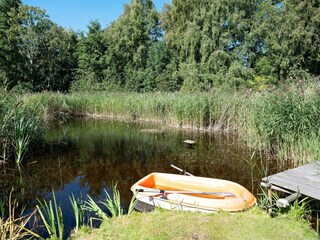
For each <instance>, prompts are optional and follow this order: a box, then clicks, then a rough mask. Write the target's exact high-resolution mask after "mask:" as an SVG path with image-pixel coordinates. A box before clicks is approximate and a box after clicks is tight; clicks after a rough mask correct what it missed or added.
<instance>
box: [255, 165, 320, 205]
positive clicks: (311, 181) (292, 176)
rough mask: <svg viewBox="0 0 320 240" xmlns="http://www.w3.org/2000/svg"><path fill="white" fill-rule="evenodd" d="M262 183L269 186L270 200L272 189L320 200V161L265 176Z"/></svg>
mask: <svg viewBox="0 0 320 240" xmlns="http://www.w3.org/2000/svg"><path fill="white" fill-rule="evenodd" d="M261 185H262V186H264V187H266V188H268V195H269V200H270V201H271V198H272V196H271V195H272V189H273V190H278V191H282V192H286V193H289V194H292V195H295V196H298V194H301V195H304V196H308V197H311V198H314V199H317V200H320V161H318V162H313V163H310V164H307V165H304V166H301V167H297V168H293V169H289V170H287V171H284V172H280V173H277V174H274V175H271V176H268V177H265V178H263V179H262V182H261ZM297 193H298V194H297ZM289 199H290V198H289ZM290 200H291V201H292V199H290ZM293 200H294V199H293ZM289 202H290V201H289Z"/></svg>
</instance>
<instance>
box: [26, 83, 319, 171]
mask: <svg viewBox="0 0 320 240" xmlns="http://www.w3.org/2000/svg"><path fill="white" fill-rule="evenodd" d="M22 100H23V101H24V102H26V103H28V104H30V105H31V106H34V105H36V104H39V103H40V104H41V105H42V108H43V109H44V112H45V113H46V116H54V115H55V114H54V112H57V111H58V112H66V113H68V114H70V115H72V114H74V115H77V114H84V115H88V116H92V115H94V116H95V115H101V116H104V117H117V118H121V119H124V118H125V119H128V120H153V121H161V122H165V123H166V124H168V125H174V126H180V127H189V128H194V129H205V130H212V131H227V132H232V133H236V134H237V136H238V137H239V139H240V140H243V141H245V142H246V143H247V144H248V146H249V147H251V148H254V149H256V150H258V151H260V152H264V153H267V154H270V155H271V156H273V157H274V156H276V157H278V158H279V160H280V162H281V164H283V165H286V164H287V163H288V162H289V163H293V164H295V165H300V164H304V163H306V162H309V161H312V160H314V159H317V158H319V157H320V151H319V147H317V144H316V142H317V141H318V140H319V138H320V131H319V129H320V84H319V83H318V82H316V81H314V82H306V83H303V84H302V85H301V84H300V83H298V84H292V85H289V84H286V85H284V86H279V87H278V89H277V90H273V91H269V90H268V91H264V92H250V91H235V90H230V89H214V90H213V91H211V92H206V93H204V92H201V93H146V94H140V93H121V92H119V93H106V92H95V93H81V94H79V93H72V94H66V95H64V94H60V93H59V94H58V93H38V94H29V95H24V96H23V97H22Z"/></svg>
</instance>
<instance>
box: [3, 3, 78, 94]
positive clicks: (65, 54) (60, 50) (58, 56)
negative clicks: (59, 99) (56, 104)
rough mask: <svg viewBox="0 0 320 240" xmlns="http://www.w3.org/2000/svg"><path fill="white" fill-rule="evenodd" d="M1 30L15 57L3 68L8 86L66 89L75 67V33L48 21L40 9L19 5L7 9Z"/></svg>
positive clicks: (39, 89)
mask: <svg viewBox="0 0 320 240" xmlns="http://www.w3.org/2000/svg"><path fill="white" fill-rule="evenodd" d="M8 15H9V17H10V19H9V21H8V22H9V26H10V27H9V28H8V29H7V30H6V31H5V35H6V38H7V43H8V46H9V49H10V50H11V51H12V52H14V53H15V55H14V56H16V57H15V58H12V59H6V60H5V61H6V63H7V64H8V63H10V62H14V65H12V64H11V68H7V69H6V74H7V76H8V78H9V80H10V85H9V86H8V87H9V88H12V87H14V86H16V85H19V86H21V85H23V86H26V87H27V88H28V89H29V90H31V91H41V90H62V91H65V90H67V89H68V86H69V84H70V81H71V80H72V78H73V76H72V72H73V71H74V68H75V67H76V58H75V56H74V50H75V47H76V37H75V34H74V33H68V32H67V31H65V30H64V29H63V28H61V27H59V26H57V25H56V24H54V23H53V22H51V21H50V20H49V18H48V16H47V15H46V13H45V11H44V10H41V9H39V8H36V7H32V6H27V5H23V6H20V7H19V8H18V9H14V10H12V11H10V12H9V13H8Z"/></svg>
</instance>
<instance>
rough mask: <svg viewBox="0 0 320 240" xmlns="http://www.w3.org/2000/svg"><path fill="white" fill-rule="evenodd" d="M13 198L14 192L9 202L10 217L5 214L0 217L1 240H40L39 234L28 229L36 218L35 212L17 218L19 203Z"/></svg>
mask: <svg viewBox="0 0 320 240" xmlns="http://www.w3.org/2000/svg"><path fill="white" fill-rule="evenodd" d="M11 197H12V191H11V193H10V195H9V200H8V216H7V217H5V216H4V214H2V216H0V240H7V239H27V238H32V237H34V238H38V239H40V236H39V235H38V234H37V233H35V232H33V231H32V230H30V229H28V228H27V227H26V226H27V224H28V223H29V222H30V219H31V218H32V217H33V216H34V214H35V211H34V212H32V213H31V214H29V215H26V216H22V217H16V215H17V214H16V208H17V207H18V202H17V200H12V198H11ZM21 215H22V214H21Z"/></svg>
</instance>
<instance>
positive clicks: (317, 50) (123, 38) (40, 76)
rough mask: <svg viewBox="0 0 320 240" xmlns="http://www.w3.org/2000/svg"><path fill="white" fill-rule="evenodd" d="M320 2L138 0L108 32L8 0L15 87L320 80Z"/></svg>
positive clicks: (2, 3) (5, 50)
mask: <svg viewBox="0 0 320 240" xmlns="http://www.w3.org/2000/svg"><path fill="white" fill-rule="evenodd" d="M319 5H320V1H319V0H312V1H309V0H300V1H298V0H283V1H275V0H263V1H262V0H250V1H248V0H237V1H236V0H219V1H213V0H172V3H171V4H166V5H165V6H164V7H163V10H162V12H158V11H157V10H156V8H155V6H154V4H153V2H152V0H131V1H130V2H129V3H127V4H125V6H124V12H123V14H122V15H121V16H120V17H119V18H118V19H117V20H116V21H114V22H112V23H111V24H110V25H109V26H107V27H106V28H103V27H102V26H101V25H100V24H99V22H98V21H91V22H90V23H89V25H88V32H87V33H75V32H72V31H67V30H65V29H63V28H62V27H60V26H58V25H57V24H55V23H53V22H52V21H51V20H50V18H49V16H47V15H46V13H45V11H44V10H42V9H39V8H36V7H32V6H27V5H24V4H22V3H21V1H17V0H16V1H14V0H0V56H1V59H0V83H1V85H2V86H3V87H5V88H7V89H17V88H24V89H27V90H30V91H41V90H53V91H57V90H59V91H69V90H70V86H72V89H73V90H129V91H140V92H145V91H178V90H181V91H207V90H210V89H211V88H214V87H216V86H221V85H227V86H229V87H235V88H246V87H250V88H256V89H263V88H266V87H268V85H271V84H272V85H276V84H278V83H279V82H283V81H287V80H290V81H292V80H306V79H308V78H309V77H310V76H317V75H319V72H320V70H319V66H320V46H319V45H320V11H319V10H320V9H319Z"/></svg>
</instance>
